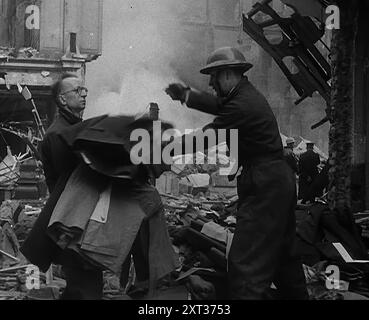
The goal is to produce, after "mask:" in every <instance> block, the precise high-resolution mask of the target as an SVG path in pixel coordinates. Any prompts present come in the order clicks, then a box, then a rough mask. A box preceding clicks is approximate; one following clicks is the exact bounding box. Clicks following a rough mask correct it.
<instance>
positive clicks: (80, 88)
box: [60, 87, 88, 96]
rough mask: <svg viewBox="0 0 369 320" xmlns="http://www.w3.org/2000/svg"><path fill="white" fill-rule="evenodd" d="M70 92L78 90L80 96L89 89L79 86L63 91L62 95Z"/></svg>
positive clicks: (85, 93)
mask: <svg viewBox="0 0 369 320" xmlns="http://www.w3.org/2000/svg"><path fill="white" fill-rule="evenodd" d="M69 92H76V93H77V94H78V95H79V96H82V95H83V94H84V95H87V94H88V89H87V88H85V87H78V88H76V89H73V90H69V91H65V92H62V93H60V95H63V94H66V93H69Z"/></svg>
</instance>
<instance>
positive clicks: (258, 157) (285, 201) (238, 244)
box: [166, 47, 308, 300]
mask: <svg viewBox="0 0 369 320" xmlns="http://www.w3.org/2000/svg"><path fill="white" fill-rule="evenodd" d="M251 68H252V65H251V64H250V63H247V62H246V59H245V57H244V56H243V54H242V53H241V52H240V51H239V50H237V49H236V48H231V47H224V48H220V49H218V50H216V51H214V52H213V53H212V54H211V55H210V57H209V59H208V61H207V65H206V67H205V68H203V69H202V70H201V73H203V74H208V75H210V82H209V85H210V86H211V87H212V88H213V89H214V90H215V92H216V95H217V96H213V95H210V94H207V93H203V92H197V91H194V90H191V89H190V88H186V87H184V86H183V85H181V84H175V83H174V84H171V85H169V87H168V88H167V89H166V92H167V94H169V95H170V96H171V98H172V99H173V100H179V101H181V102H182V103H186V105H187V106H188V107H189V108H193V109H197V110H200V111H203V112H206V113H210V114H213V115H216V118H215V120H214V121H213V122H212V123H211V124H209V125H208V126H206V127H205V128H206V129H208V128H212V129H215V130H217V129H237V130H238V150H239V151H238V163H239V166H240V167H241V166H242V172H241V174H240V175H239V176H238V178H237V179H238V181H237V186H238V188H237V189H238V196H239V203H238V212H237V225H236V230H235V234H234V238H233V242H232V246H231V249H230V253H229V256H228V271H229V272H228V277H229V289H230V290H229V297H230V298H231V299H252V300H259V299H268V298H270V287H271V285H272V283H274V284H275V286H276V287H277V289H278V294H279V298H281V299H307V298H308V294H307V290H306V284H305V277H304V273H303V270H302V265H301V262H300V259H299V257H297V256H296V255H295V254H294V243H295V237H296V231H295V224H296V221H295V213H294V211H295V203H296V185H295V176H294V174H293V172H292V170H290V168H289V167H288V164H287V163H286V161H285V160H284V159H283V146H282V141H281V138H280V134H279V130H278V125H277V121H276V119H275V116H274V114H273V112H272V110H271V108H270V106H269V104H268V102H267V101H266V99H265V98H264V96H263V95H262V94H261V93H260V92H259V91H258V90H257V89H256V88H255V87H254V86H253V85H252V84H251V83H250V82H249V80H248V78H247V77H246V76H245V75H244V73H245V72H246V71H248V70H249V69H251ZM208 147H210V145H209V146H208Z"/></svg>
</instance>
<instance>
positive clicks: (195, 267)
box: [162, 194, 238, 300]
mask: <svg viewBox="0 0 369 320" xmlns="http://www.w3.org/2000/svg"><path fill="white" fill-rule="evenodd" d="M162 199H163V203H164V207H165V210H166V218H167V222H168V230H169V234H170V236H171V238H172V241H173V245H174V248H175V251H176V253H177V254H178V256H179V260H180V268H179V269H178V270H177V272H178V274H177V276H178V278H177V279H176V281H177V283H179V284H185V285H186V287H187V289H188V291H189V292H190V293H191V296H192V298H193V299H199V300H204V299H222V298H225V296H224V294H225V293H226V290H225V288H226V276H225V275H226V269H227V262H226V256H227V253H228V250H229V247H230V243H231V241H232V238H233V233H234V228H235V223H236V219H235V216H234V214H235V212H236V205H237V200H238V198H237V196H235V197H232V198H229V199H227V198H226V197H225V196H223V195H212V196H208V197H205V196H203V195H201V194H197V195H196V196H194V195H192V194H183V195H181V196H180V197H175V196H172V195H162Z"/></svg>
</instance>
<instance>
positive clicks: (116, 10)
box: [85, 0, 212, 130]
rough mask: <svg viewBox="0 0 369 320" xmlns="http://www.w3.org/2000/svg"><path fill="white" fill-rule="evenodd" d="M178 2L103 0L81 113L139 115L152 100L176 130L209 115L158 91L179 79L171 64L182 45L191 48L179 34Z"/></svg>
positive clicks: (194, 124)
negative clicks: (98, 47) (99, 46)
mask: <svg viewBox="0 0 369 320" xmlns="http://www.w3.org/2000/svg"><path fill="white" fill-rule="evenodd" d="M181 6H183V0H156V1H155V0H131V1H129V0H105V1H104V20H103V23H104V28H103V54H102V56H101V57H99V58H98V59H97V60H96V61H94V62H92V63H89V64H88V65H87V74H86V83H87V86H88V88H89V96H88V105H87V108H86V112H85V118H89V117H93V116H97V115H101V114H106V113H109V114H111V115H115V114H130V115H140V114H143V113H145V112H146V111H148V110H147V107H148V105H149V103H150V102H156V103H158V105H159V108H160V118H161V119H163V120H166V121H170V122H172V123H173V124H174V125H175V126H176V127H177V128H178V129H180V130H184V129H185V128H198V127H201V126H203V125H205V124H207V123H208V122H209V121H211V119H212V117H211V116H209V115H206V114H204V113H200V112H197V111H194V110H188V109H187V108H186V107H184V106H181V105H180V103H176V102H173V101H172V100H171V99H170V98H169V96H167V95H166V93H165V92H164V89H165V88H166V87H167V85H168V84H169V83H171V82H182V81H181V79H180V70H176V69H175V68H174V67H173V65H175V62H176V60H177V59H179V57H183V56H184V55H185V54H186V50H189V49H190V50H191V52H193V50H194V48H193V47H192V45H191V43H188V42H186V40H185V37H184V35H183V33H182V32H183V31H182V29H183V28H182V26H181V23H180V19H181ZM195 50H196V49H195ZM189 52H190V51H189ZM194 76H200V74H198V75H194Z"/></svg>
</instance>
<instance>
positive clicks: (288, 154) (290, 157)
mask: <svg viewBox="0 0 369 320" xmlns="http://www.w3.org/2000/svg"><path fill="white" fill-rule="evenodd" d="M286 144H287V146H286V147H284V149H283V156H284V159H285V160H286V161H287V163H288V165H289V166H290V167H291V169H292V171H293V172H294V173H298V160H297V156H296V155H295V153H294V152H293V148H294V147H295V139H293V138H287V140H286Z"/></svg>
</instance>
